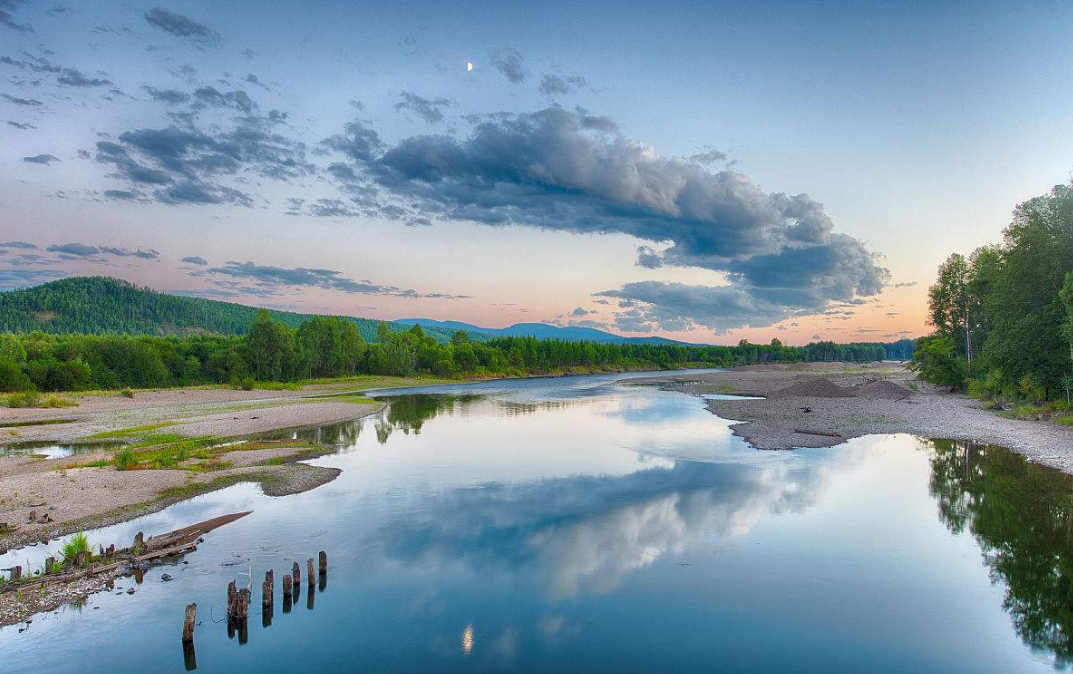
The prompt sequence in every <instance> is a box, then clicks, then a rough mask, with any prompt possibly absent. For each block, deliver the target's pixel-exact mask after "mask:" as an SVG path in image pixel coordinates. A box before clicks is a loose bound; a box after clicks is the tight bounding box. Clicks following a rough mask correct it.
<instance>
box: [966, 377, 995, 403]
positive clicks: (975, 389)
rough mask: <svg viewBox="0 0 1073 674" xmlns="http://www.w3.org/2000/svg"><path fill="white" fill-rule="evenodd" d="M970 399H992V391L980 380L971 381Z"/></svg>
mask: <svg viewBox="0 0 1073 674" xmlns="http://www.w3.org/2000/svg"><path fill="white" fill-rule="evenodd" d="M969 397H970V398H975V399H977V400H986V399H987V398H990V397H991V391H989V390H988V388H987V383H986V382H983V381H981V380H979V379H970V380H969Z"/></svg>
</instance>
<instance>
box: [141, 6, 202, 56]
mask: <svg viewBox="0 0 1073 674" xmlns="http://www.w3.org/2000/svg"><path fill="white" fill-rule="evenodd" d="M145 20H146V21H147V22H148V23H149V25H150V26H153V27H154V28H159V29H160V30H162V31H164V32H165V33H169V34H171V35H174V36H175V37H178V38H183V39H185V40H190V41H192V42H195V43H197V44H200V45H203V46H209V45H215V44H218V43H219V42H220V34H219V33H217V32H216V31H215V30H213V29H211V28H209V27H208V26H206V25H205V24H203V23H198V22H197V21H194V20H193V19H191V18H189V17H186V16H184V15H182V14H179V13H177V12H171V11H168V10H166V9H163V8H160V7H155V8H153V9H151V10H149V11H148V12H146V13H145Z"/></svg>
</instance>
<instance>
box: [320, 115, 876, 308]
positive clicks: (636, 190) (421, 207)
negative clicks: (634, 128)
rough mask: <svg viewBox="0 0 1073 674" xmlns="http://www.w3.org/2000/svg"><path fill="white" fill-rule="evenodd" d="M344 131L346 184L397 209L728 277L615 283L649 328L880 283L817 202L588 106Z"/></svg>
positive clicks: (817, 302) (820, 301)
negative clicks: (625, 246)
mask: <svg viewBox="0 0 1073 674" xmlns="http://www.w3.org/2000/svg"><path fill="white" fill-rule="evenodd" d="M348 129H349V133H348V135H347V136H346V137H345V138H347V139H349V138H359V139H364V140H366V141H368V140H369V139H372V140H374V141H375V142H365V143H363V144H362V146H361V151H360V152H346V150H347V149H348V148H349V145H347V144H346V143H343V142H340V141H335V142H332V143H329V145H330V146H332V147H333V148H334V149H338V150H340V151H344V152H345V153H346V154H347V155H348V157H349V159H350V160H351V161H350V163H349V168H350V169H351V170H352V172H353V174H354V175H355V176H356V178H357V179H356V180H351V181H346V182H344V184H345V186H346V187H347V188H348V189H354V187H355V185H358V184H362V183H361V181H365V184H366V185H367V186H369V187H371V188H375V189H378V190H380V191H381V192H385V193H386V195H387V196H388V197H390V199H391V203H390V205H389V206H390V207H391V208H394V209H396V210H398V209H400V208H401V209H403V211H405V212H409V213H411V214H420V215H421V216H423V217H436V218H440V219H449V220H470V221H475V222H479V223H483V224H487V225H492V226H501V225H527V226H532V227H539V228H543V229H552V230H560V231H567V232H574V233H602V234H625V235H629V236H633V237H636V238H638V239H641V240H644V241H647V242H650V243H651V244H653V246H647V247H645V248H644V249H643V250H642V257H641V261H642V263H643V264H644V265H645V266H647V267H657V266H661V265H664V266H679V267H699V268H703V269H708V270H712V271H716V272H721V273H722V274H724V275H725V277H726V279H727V281H728V283H729V286H728V288H726V289H724V288H722V287H719V286H715V287H710V288H705V287H699V288H700V290H695V291H693V292H688V293H687V292H685V289H686V287H685V286H681V287H679V286H675V285H673V284H664V286H665V288H663V291H662V292H658V293H657V292H654V291H655V290H657V288H656V287H655V286H652V287H646V288H643V289H644V290H646V292H644V293H643V294H642V293H641V292H640V291H641V290H642V288H641V287H640V286H634V287H632V289H630V288H631V287H630V286H626V287H624V288H622V289H620V291H619V292H621V293H624V294H623V295H621V296H622V297H623V298H626V299H635V300H637V301H639V302H643V303H646V304H647V305H648V306H647V313H644V312H645V311H646V309H645V308H643V307H634V309H636V310H637V311H638V312H641V313H643V316H642V317H643V318H644V319H645V320H646V321H647V322H648V323H649V324H654V323H659V324H660V325H663V324H664V323H666V324H667V325H668V326H669V325H671V324H673V325H675V326H676V327H677V326H678V325H680V322H679V321H675V320H673V319H674V317H675V316H680V317H683V319H684V320H685V321H687V322H688V321H692V322H693V323H694V324H696V325H706V326H710V327H715V328H717V329H727V328H730V327H737V326H741V325H753V324H770V322H772V321H773V320H778V318H779V317H786V316H789V315H793V314H795V313H800V312H814V311H816V310H822V309H823V307H824V306H825V305H826V303H827V302H830V301H835V300H850V299H853V298H854V297H856V296H858V295H860V296H868V295H873V294H875V293H878V292H879V291H880V290H881V289H882V288H883V286H884V285H885V284H886V282H887V279H888V273H887V270H886V269H883V268H882V267H880V266H879V265H878V263H877V260H876V256H875V255H874V254H873V253H871V252H870V251H868V250H867V248H866V247H865V246H864V245H863V244H862V243H861V242H860V241H858V240H856V239H854V238H852V237H850V236H847V235H845V234H839V233H835V232H834V231H833V223H832V222H831V220H830V218H829V217H828V216H827V215H826V213H825V212H824V209H823V205H822V204H820V203H819V202H817V201H815V200H814V199H812V198H811V197H809V196H808V195H805V194H798V195H792V196H791V195H787V194H783V193H780V192H774V193H769V192H765V191H764V190H762V189H760V188H759V187H758V186H757V185H756V184H755V183H753V182H752V180H750V179H749V178H748V177H746V176H745V175H742V174H740V173H737V172H734V171H731V170H721V171H716V172H713V171H710V170H708V169H707V168H706V167H705V166H702V165H700V164H698V163H697V162H695V161H691V160H689V159H686V158H680V157H668V156H664V155H661V154H659V153H657V152H656V151H655V150H654V149H653V148H651V147H650V146H647V145H644V144H642V143H639V142H636V141H633V140H630V139H629V138H626V137H625V136H624V135H622V133H621V132H620V131H619V130H618V129H617V127H616V126H615V125H614V123H613V122H611V121H610V120H608V119H606V118H603V117H595V116H592V115H589V114H587V113H585V112H584V111H580V110H579V111H569V110H564V109H561V108H557V107H552V108H547V109H545V110H541V111H538V112H535V113H522V114H499V115H494V116H489V117H485V118H482V119H481V120H478V121H477V122H476V124H475V126H474V127H473V129H472V132H471V133H470V135H469V136H468V137H467V138H465V139H461V140H460V139H457V138H455V137H453V136H447V135H424V136H415V137H411V138H407V139H404V140H402V141H400V142H399V143H397V144H396V145H394V146H393V147H387V148H386V149H385V150H384V151H383V152H382V153H381V154H379V156H377V150H378V148H380V147H382V146H383V144H382V142H381V141H380V139H379V137H378V136H376V135H375V133H373V132H372V131H370V130H368V129H366V128H365V127H364V126H362V125H359V124H356V123H355V124H352V125H350V126H348ZM356 130H360V131H361V133H360V134H355V133H354V131H356ZM335 138H338V137H335ZM329 140H331V139H329ZM383 198H384V197H383V196H381V197H380V200H381V201H383ZM382 210H383V209H382ZM395 217H399V216H398V215H397V214H396V216H395ZM403 219H405V217H403ZM654 246H665V247H663V248H662V249H661V250H657V249H656V248H655V247H654ZM685 300H689V301H688V302H686V301H685ZM661 303H666V308H667V310H662V309H661V306H660V305H661ZM719 316H725V317H726V318H725V319H720V318H719ZM637 317H638V316H635V317H634V318H635V319H636V318H637Z"/></svg>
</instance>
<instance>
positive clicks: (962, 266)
mask: <svg viewBox="0 0 1073 674" xmlns="http://www.w3.org/2000/svg"><path fill="white" fill-rule="evenodd" d="M970 281H971V276H970V271H969V263H968V261H967V260H966V259H965V256H964V255H961V254H960V253H954V254H953V255H951V256H950V257H948V258H947V259H946V261H945V262H943V263H942V264H941V265H939V278H938V280H937V281H936V282H935V284H934V285H932V286H931V288H929V289H928V309H929V311H930V316H929V318H930V321H931V324H932V325H934V326H935V328H936V330H937V331H938V332H939V334H940V335H946V336H948V337H953V338H954V339H955V344H956V345H959V346H960V347H961V349H960V350H961V351H962V352H963V353H964V354H965V360H966V361H968V363H969V364H970V365H971V364H972V323H971V319H970V308H971V304H972V301H971V299H970V294H969V285H970ZM959 332H961V333H963V335H960V336H959V334H958V333H959ZM958 342H960V344H958Z"/></svg>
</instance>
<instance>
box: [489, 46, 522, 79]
mask: <svg viewBox="0 0 1073 674" xmlns="http://www.w3.org/2000/svg"><path fill="white" fill-rule="evenodd" d="M492 65H494V66H495V68H496V70H498V71H499V72H501V73H502V74H503V77H506V78H507V79H508V80H510V81H511V82H513V83H514V84H520V83H521V82H523V81H525V78H526V76H527V75H528V74H529V69H528V68H526V66H525V59H524V58H522V55H521V54H519V53H518V52H517V51H515V50H513V49H510V48H508V47H504V48H503V49H499V50H496V51H495V52H493V53H492Z"/></svg>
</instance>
